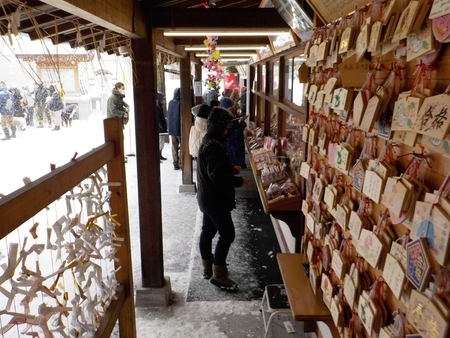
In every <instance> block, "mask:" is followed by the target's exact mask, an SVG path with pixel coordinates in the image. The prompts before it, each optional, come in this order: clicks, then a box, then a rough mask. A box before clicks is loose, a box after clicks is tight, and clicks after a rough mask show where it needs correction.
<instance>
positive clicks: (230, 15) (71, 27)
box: [0, 0, 309, 56]
mask: <svg viewBox="0 0 450 338" xmlns="http://www.w3.org/2000/svg"><path fill="white" fill-rule="evenodd" d="M91 1H99V0H91ZM297 1H298V3H300V4H301V5H302V6H303V7H304V6H305V4H306V1H305V0H297ZM204 2H205V1H203V0H140V1H138V2H137V5H138V6H141V5H142V8H143V14H144V16H145V17H147V18H148V19H149V20H147V22H151V24H152V25H153V27H154V28H157V34H156V40H157V45H158V47H160V49H161V50H163V51H170V52H172V53H174V55H179V56H186V55H187V53H186V52H185V51H184V47H185V46H191V45H202V44H203V41H204V39H205V36H197V37H194V36H188V37H170V38H169V37H166V36H164V35H163V31H164V30H168V29H172V30H173V29H177V30H186V29H205V30H206V29H211V30H220V29H240V30H242V29H243V30H246V31H248V32H251V31H256V30H263V29H265V30H275V29H280V28H284V29H289V26H288V25H287V24H286V22H285V21H284V19H283V18H282V17H281V16H280V15H279V14H278V13H277V11H276V10H275V9H274V8H259V7H260V5H261V0H216V1H215V5H216V6H215V7H214V8H204ZM267 2H268V1H267V0H263V3H267ZM72 3H73V4H76V3H77V2H76V1H62V0H42V1H39V0H27V1H25V0H2V1H1V5H0V6H1V8H0V32H1V34H2V35H3V37H4V38H5V37H6V36H8V35H10V34H16V33H17V32H21V33H26V34H28V35H29V36H30V38H31V39H32V40H37V39H43V38H49V39H51V40H52V42H53V43H54V44H60V43H69V44H70V46H71V47H73V48H75V47H84V48H85V49H86V50H92V49H96V48H98V47H99V48H100V50H101V51H105V52H107V53H109V54H120V50H119V47H121V46H126V47H128V48H129V47H130V39H131V38H134V37H137V36H133V34H130V33H129V32H127V31H125V30H121V29H120V28H119V27H118V26H115V25H114V22H107V21H105V20H96V17H94V16H91V17H90V16H89V15H88V14H86V12H83V11H82V10H78V8H77V7H75V5H72ZM135 4H136V2H135ZM268 4H269V5H271V3H270V2H268ZM306 5H307V4H306ZM268 7H270V6H268ZM308 7H309V6H308ZM111 21H112V20H111ZM269 43H270V42H269V38H268V36H240V37H230V36H223V37H220V45H221V46H225V45H230V44H232V45H236V44H238V45H245V46H249V45H268V44H269Z"/></svg>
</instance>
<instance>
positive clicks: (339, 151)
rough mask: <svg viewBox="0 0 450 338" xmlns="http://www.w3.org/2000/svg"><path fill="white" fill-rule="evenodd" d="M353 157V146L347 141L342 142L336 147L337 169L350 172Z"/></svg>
mask: <svg viewBox="0 0 450 338" xmlns="http://www.w3.org/2000/svg"><path fill="white" fill-rule="evenodd" d="M352 159H353V148H352V147H351V146H350V145H349V144H347V143H341V144H339V145H338V146H337V148H336V158H335V161H336V162H335V164H336V169H338V170H340V171H342V172H343V173H344V174H346V175H347V174H348V171H349V169H350V164H351V161H352Z"/></svg>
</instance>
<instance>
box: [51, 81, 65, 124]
mask: <svg viewBox="0 0 450 338" xmlns="http://www.w3.org/2000/svg"><path fill="white" fill-rule="evenodd" d="M48 92H49V94H50V101H49V102H48V104H47V106H48V110H50V111H51V112H52V114H53V116H54V117H55V127H54V128H53V129H52V131H58V130H60V129H61V113H62V110H63V109H64V103H63V101H62V99H61V95H60V94H59V92H58V90H57V89H56V87H55V86H54V85H50V86H49V87H48Z"/></svg>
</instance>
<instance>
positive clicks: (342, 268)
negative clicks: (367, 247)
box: [331, 250, 350, 279]
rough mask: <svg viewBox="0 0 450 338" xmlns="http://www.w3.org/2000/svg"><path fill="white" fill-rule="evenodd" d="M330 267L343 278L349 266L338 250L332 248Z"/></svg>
mask: <svg viewBox="0 0 450 338" xmlns="http://www.w3.org/2000/svg"><path fill="white" fill-rule="evenodd" d="M331 268H332V269H333V271H334V273H335V274H336V276H337V277H338V278H339V279H344V276H345V274H346V273H347V271H348V269H349V268H350V266H348V262H347V260H346V259H345V257H344V256H343V255H342V254H341V253H340V252H339V251H338V250H333V258H332V259H331Z"/></svg>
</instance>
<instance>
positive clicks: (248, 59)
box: [220, 58, 250, 62]
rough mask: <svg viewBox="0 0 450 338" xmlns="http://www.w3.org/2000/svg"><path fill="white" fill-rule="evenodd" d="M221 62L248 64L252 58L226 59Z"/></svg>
mask: <svg viewBox="0 0 450 338" xmlns="http://www.w3.org/2000/svg"><path fill="white" fill-rule="evenodd" d="M220 61H222V62H230V61H245V62H248V61H250V58H225V59H220Z"/></svg>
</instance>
